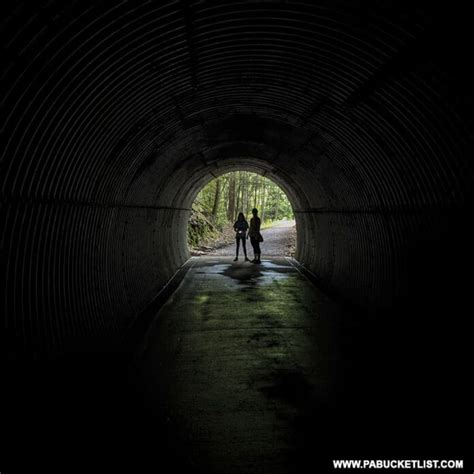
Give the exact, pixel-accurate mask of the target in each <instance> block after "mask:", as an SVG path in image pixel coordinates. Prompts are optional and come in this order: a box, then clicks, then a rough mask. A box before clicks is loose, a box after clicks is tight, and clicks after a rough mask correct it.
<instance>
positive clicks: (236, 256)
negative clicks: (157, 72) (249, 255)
mask: <svg viewBox="0 0 474 474" xmlns="http://www.w3.org/2000/svg"><path fill="white" fill-rule="evenodd" d="M235 243H236V245H237V246H236V249H235V258H234V262H235V261H236V260H238V259H239V246H240V239H239V238H238V237H237V238H236V239H235Z"/></svg>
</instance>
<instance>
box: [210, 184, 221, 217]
mask: <svg viewBox="0 0 474 474" xmlns="http://www.w3.org/2000/svg"><path fill="white" fill-rule="evenodd" d="M220 197H221V180H220V179H219V178H217V179H216V191H215V193H214V205H213V206H212V218H213V219H214V222H215V221H216V218H217V211H218V210H219V199H220Z"/></svg>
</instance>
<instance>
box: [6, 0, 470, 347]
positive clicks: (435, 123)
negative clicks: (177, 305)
mask: <svg viewBox="0 0 474 474" xmlns="http://www.w3.org/2000/svg"><path fill="white" fill-rule="evenodd" d="M3 8H4V9H5V14H4V16H3V21H2V25H1V34H2V46H3V47H2V64H4V70H3V73H2V76H1V89H2V91H3V93H2V104H1V108H2V119H1V120H2V122H1V123H2V127H1V135H2V143H3V144H4V146H3V148H2V160H1V169H2V200H3V202H4V204H5V206H4V209H5V210H6V214H5V215H6V217H5V219H6V226H5V231H4V235H3V240H2V241H3V243H4V247H5V249H6V252H5V254H6V268H7V270H6V271H7V277H8V279H9V281H11V282H13V281H17V280H21V281H24V282H27V283H24V284H23V285H19V286H18V285H16V286H15V284H14V283H10V287H9V288H8V292H9V295H10V296H9V297H8V298H7V303H6V307H7V314H9V315H10V317H11V322H10V323H9V324H10V325H11V327H13V328H16V326H15V325H16V323H15V322H14V321H16V320H17V318H20V319H22V318H23V320H24V321H27V323H23V326H22V327H23V329H22V331H26V332H28V331H30V336H31V337H33V338H34V337H42V336H39V334H43V335H44V334H45V333H46V332H48V330H47V329H45V328H46V327H47V326H48V324H47V323H46V320H45V319H44V318H45V317H44V316H42V315H44V314H53V315H54V314H63V315H64V314H65V316H64V318H65V322H64V323H57V325H56V326H55V327H54V328H53V329H51V331H52V332H53V333H54V334H55V336H54V337H53V336H48V337H50V339H51V341H52V340H53V339H56V340H60V339H64V337H66V336H65V335H66V334H68V331H69V329H68V327H72V326H74V325H76V327H77V328H78V329H77V331H78V333H80V334H86V333H95V332H97V333H102V332H107V331H109V332H111V331H112V332H114V331H115V333H121V332H123V330H124V327H126V325H127V324H130V322H131V321H132V320H133V318H134V317H135V316H136V314H137V313H138V312H139V311H140V310H141V309H142V308H143V307H144V306H145V305H146V303H147V302H148V301H149V299H150V298H151V297H152V295H153V294H155V293H156V291H157V289H158V288H159V287H160V285H163V284H164V282H165V281H166V280H167V278H168V277H169V276H170V275H171V274H172V273H173V272H174V271H175V270H176V268H177V267H178V266H179V265H180V264H182V263H183V261H185V260H186V258H187V249H186V245H185V232H184V230H183V229H185V225H186V220H187V216H188V211H187V209H188V208H189V201H190V196H192V195H193V194H195V193H196V192H197V191H198V187H199V186H201V185H202V184H203V183H204V182H205V180H206V179H208V178H209V177H210V176H212V174H211V173H214V172H216V171H217V172H220V171H219V166H220V167H221V171H222V169H227V168H226V167H227V166H234V165H235V164H236V163H238V158H239V157H241V156H242V157H246V158H252V157H254V158H255V159H256V160H257V161H255V162H254V163H255V165H256V166H257V165H258V163H265V165H264V166H263V168H262V169H265V171H266V172H267V173H269V176H272V177H273V178H274V179H276V180H277V182H281V183H284V184H285V186H286V188H287V190H288V192H289V193H290V194H293V195H294V196H295V197H294V199H293V201H294V202H295V203H296V205H295V207H296V208H297V209H296V210H297V211H298V212H297V219H298V227H299V239H300V240H299V243H298V252H299V254H298V258H299V259H300V260H301V262H302V263H304V264H305V265H307V266H308V268H310V269H311V270H312V271H314V272H315V273H316V274H317V275H318V276H319V277H320V278H321V281H323V282H324V283H325V284H326V286H327V287H328V288H332V289H334V290H337V292H339V293H340V294H342V295H343V296H344V297H346V298H347V299H349V300H351V301H353V302H355V303H357V304H359V305H361V306H363V307H366V308H367V307H371V306H374V305H380V304H381V305H390V302H391V301H392V298H393V295H394V294H398V293H399V292H400V291H401V292H402V293H403V290H402V289H400V288H399V287H400V284H401V283H400V281H401V276H400V275H402V274H403V272H404V271H406V269H405V267H404V264H402V263H400V264H398V263H397V265H395V266H394V262H401V261H403V259H402V257H401V255H402V254H403V253H404V249H405V247H406V245H409V242H411V241H413V240H414V239H415V237H414V236H415V235H418V234H417V233H418V232H419V230H420V229H422V228H429V229H439V228H442V227H443V225H444V224H442V223H440V222H439V218H438V214H439V213H438V214H436V212H435V214H436V216H437V217H433V209H435V210H441V209H452V208H457V207H460V206H462V205H463V204H464V203H465V201H466V200H467V199H468V197H469V196H470V193H471V187H472V159H471V154H472V117H471V111H470V105H471V104H472V99H471V96H470V88H471V84H470V79H471V76H470V75H469V73H468V72H467V67H466V66H465V63H464V61H465V59H466V57H467V56H466V54H467V51H468V45H469V41H468V40H469V34H468V31H467V30H466V29H465V27H466V26H467V25H466V23H467V19H464V15H463V14H462V13H463V12H462V11H459V10H458V11H454V12H451V13H450V12H445V11H444V10H441V9H440V10H437V9H436V7H435V6H433V5H431V4H429V3H426V4H422V3H418V4H417V5H411V6H408V7H405V6H402V5H399V4H394V3H392V2H370V3H367V4H364V6H361V5H359V4H358V3H357V2H348V1H331V2H317V3H316V2H304V1H301V2H297V1H269V2H262V1H241V2H238V1H223V2H210V1H189V2H185V1H180V2H166V3H165V2H126V1H125V2H107V1H101V2H94V3H93V4H90V3H89V4H88V3H84V2H69V3H68V4H67V5H64V4H62V3H61V2H55V1H50V2H41V3H40V2H38V3H34V4H33V3H31V4H30V3H21V2H20V3H18V4H16V3H11V4H10V5H9V6H8V5H7V6H4V7H3ZM442 25H444V27H445V28H444V30H445V31H449V33H450V34H449V36H448V35H443V34H440V27H441V26H442ZM457 26H459V28H457ZM258 166H260V165H258ZM420 215H422V217H420ZM361 216H362V217H361ZM387 216H388V217H387ZM160 229H161V231H160ZM163 229H167V232H168V235H169V236H172V238H171V240H170V241H169V242H168V241H166V242H165V241H161V240H160V239H161V238H162V237H161V235H162V230H163ZM315 235H317V236H318V238H317V239H316V238H314V237H313V236H315ZM58 239H59V241H60V243H59V244H57V242H58ZM16 242H21V243H22V245H23V247H24V248H26V249H28V250H27V251H26V252H24V253H22V254H19V253H17V251H16V250H15V243H16ZM167 242H168V243H167ZM169 244H170V245H171V244H172V248H168V247H167V248H166V249H165V248H164V247H166V245H169ZM56 245H59V248H57V247H56ZM67 262H69V263H71V262H76V263H75V264H74V269H72V270H71V269H70V268H69V267H68V266H67ZM147 265H148V266H147ZM43 274H50V275H53V276H52V277H51V280H48V281H47V282H44V281H43V282H42V283H41V285H43V286H42V287H41V288H42V290H38V289H37V288H38V283H37V282H38V281H40V280H41V278H42V275H43ZM35 282H36V283H35ZM81 285H82V286H81ZM78 286H81V291H80V292H79V293H78V292H77V291H76V290H75V289H74V288H76V287H78ZM37 293H39V294H42V295H51V294H54V296H52V297H50V296H43V297H38V295H37ZM20 300H22V301H23V300H26V301H28V303H25V304H24V305H23V306H22V307H21V308H20V307H19V303H18V301H20ZM72 300H73V301H75V302H76V303H77V304H78V305H79V306H77V307H74V303H72V302H71V301H72ZM79 307H80V308H82V309H81V310H79V309H78V308H79ZM81 311H82V312H81ZM18 312H20V313H22V315H21V316H19V315H18V314H17V313H18ZM76 313H77V314H76ZM79 313H81V314H82V316H81V315H80V314H79ZM84 314H85V316H83V315H84ZM66 320H67V321H66ZM84 321H86V322H84ZM61 324H62V325H61ZM20 326H21V325H20ZM53 326H54V325H53ZM25 327H26V328H27V329H25ZM28 328H29V329H28ZM16 330H17V329H14V331H16ZM20 332H21V331H20ZM69 332H70V331H69ZM30 336H24V338H25V339H28V337H30ZM18 337H20V336H18ZM22 337H23V336H22ZM45 337H46V336H45ZM71 337H72V336H71ZM51 341H50V342H48V344H53V342H51Z"/></svg>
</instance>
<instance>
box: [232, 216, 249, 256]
mask: <svg viewBox="0 0 474 474" xmlns="http://www.w3.org/2000/svg"><path fill="white" fill-rule="evenodd" d="M248 228H249V225H248V223H247V221H246V220H245V216H244V215H243V214H242V213H241V212H239V215H238V216H237V221H236V222H235V224H234V230H235V241H236V244H237V249H236V251H235V258H234V262H235V261H236V260H238V259H239V247H240V242H242V248H243V250H244V255H245V261H246V262H249V259H248V258H247V248H246V246H245V239H246V237H247V230H248Z"/></svg>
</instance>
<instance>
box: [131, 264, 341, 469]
mask: <svg viewBox="0 0 474 474" xmlns="http://www.w3.org/2000/svg"><path fill="white" fill-rule="evenodd" d="M340 314H341V310H340V308H339V307H338V306H337V305H336V304H334V303H333V302H331V300H330V299H328V297H327V296H325V295H324V294H322V293H320V292H318V291H315V288H314V286H313V285H312V284H311V283H310V282H309V281H308V280H307V279H306V278H305V277H304V276H303V275H302V274H301V273H300V272H299V271H298V270H297V268H296V267H295V266H294V265H293V264H291V260H290V259H286V258H272V259H267V260H265V261H264V262H263V264H262V265H252V264H250V263H248V262H245V263H244V262H235V263H234V262H232V259H231V257H201V258H196V259H195V264H194V265H193V267H192V268H191V269H190V271H189V272H188V273H187V275H186V276H185V278H184V280H183V282H182V284H181V286H180V288H179V289H178V290H177V291H176V292H175V293H174V295H173V296H172V298H171V299H170V300H169V301H168V303H167V304H166V305H165V306H164V307H163V308H162V310H161V311H160V313H159V314H158V316H157V318H156V320H155V323H154V325H153V327H152V329H151V330H150V333H149V335H148V341H147V347H146V350H145V351H144V353H143V358H142V360H141V361H140V364H141V370H142V371H143V374H145V375H144V377H145V378H146V381H145V387H146V388H145V390H146V398H147V402H148V403H149V406H150V408H151V411H152V412H153V415H154V417H155V419H156V420H157V421H158V420H159V422H160V425H161V424H165V425H166V426H167V431H168V438H167V439H168V443H169V449H170V450H174V451H176V453H175V454H176V458H179V459H180V462H181V463H183V462H184V463H185V465H186V467H188V468H189V467H191V468H192V469H197V470H198V471H199V472H201V471H200V470H203V472H227V473H230V472H236V473H237V472H272V473H277V472H290V471H291V469H292V466H293V467H295V466H296V465H297V457H298V456H299V455H300V454H301V450H302V446H303V445H304V442H305V436H306V435H307V434H308V432H307V430H306V429H305V423H306V424H308V426H306V428H309V424H310V423H312V419H311V414H312V413H313V411H314V410H316V411H317V410H318V409H319V410H321V407H322V406H324V404H325V403H326V401H327V397H328V395H329V393H330V391H331V388H330V387H331V386H332V382H333V380H332V379H333V378H334V373H333V372H334V371H335V370H336V367H335V366H336V365H337V355H336V354H335V353H334V351H335V349H334V347H335V346H334V344H333V343H332V341H331V326H332V325H334V324H335V323H336V321H337V319H338V316H339V315H340ZM318 407H319V408H318ZM224 466H225V469H224ZM291 472H293V471H291Z"/></svg>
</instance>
